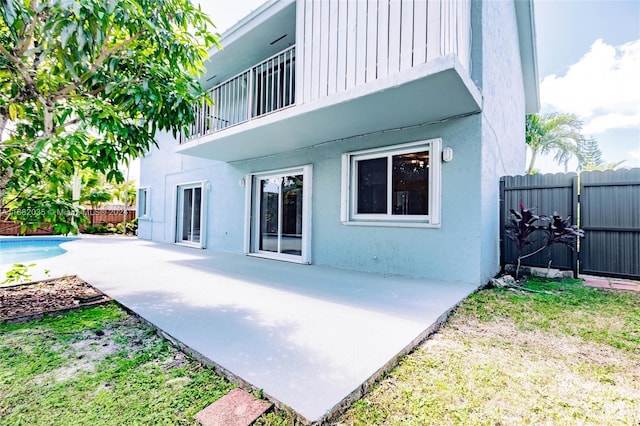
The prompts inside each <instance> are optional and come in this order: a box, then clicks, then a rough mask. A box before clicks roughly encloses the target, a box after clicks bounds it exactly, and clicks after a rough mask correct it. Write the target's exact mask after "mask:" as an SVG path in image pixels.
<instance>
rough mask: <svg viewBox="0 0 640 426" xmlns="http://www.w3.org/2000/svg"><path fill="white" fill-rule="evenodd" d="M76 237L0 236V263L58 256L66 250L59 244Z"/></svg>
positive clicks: (22, 261) (23, 261)
mask: <svg viewBox="0 0 640 426" xmlns="http://www.w3.org/2000/svg"><path fill="white" fill-rule="evenodd" d="M73 240H77V238H65V237H16V238H0V265H5V264H9V265H10V264H13V263H25V262H31V261H35V260H38V259H45V258H48V257H53V256H59V255H61V254H63V253H65V252H66V250H64V249H63V248H62V247H60V244H62V243H66V242H68V241H73Z"/></svg>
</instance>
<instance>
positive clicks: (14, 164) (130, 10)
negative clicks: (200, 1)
mask: <svg viewBox="0 0 640 426" xmlns="http://www.w3.org/2000/svg"><path fill="white" fill-rule="evenodd" d="M0 6H1V9H0V200H1V206H2V207H7V208H10V209H11V212H12V217H14V218H16V219H18V220H23V221H24V220H25V219H28V223H30V224H35V223H40V224H42V223H46V222H49V223H52V224H53V225H54V229H56V230H57V231H58V232H68V231H70V230H73V227H74V225H73V221H72V220H70V219H71V218H72V217H73V216H74V214H75V213H76V210H75V209H76V207H75V206H74V204H73V203H72V202H71V200H68V199H66V198H64V197H62V196H57V195H52V194H54V193H52V191H50V190H45V189H50V186H51V185H52V184H53V185H68V184H69V182H70V181H71V176H73V175H74V174H77V173H78V171H79V170H83V169H91V170H94V171H96V172H99V173H104V174H105V175H107V176H108V178H109V179H110V180H115V181H122V179H123V178H122V175H121V173H120V172H119V171H118V168H119V166H120V164H121V163H122V162H126V161H128V160H130V159H133V158H136V157H138V156H140V155H142V154H143V153H144V152H145V151H147V150H148V149H149V148H150V146H152V145H153V144H154V143H155V142H154V135H155V133H156V131H159V130H163V131H170V132H173V133H174V135H175V134H176V133H177V132H179V131H180V130H181V129H183V128H185V127H186V126H187V125H188V124H189V123H191V122H192V121H193V119H194V112H193V105H194V104H195V103H197V102H199V101H200V98H201V96H203V94H202V90H201V87H200V85H199V83H198V82H197V80H196V79H195V78H196V76H197V75H198V74H199V73H200V72H201V71H202V70H203V66H204V61H205V60H206V59H207V57H208V49H209V48H211V47H213V46H214V45H217V40H216V38H215V36H214V35H212V34H211V33H210V32H209V28H211V27H212V26H211V22H210V20H209V18H208V17H207V16H206V15H205V14H204V13H203V12H202V11H201V10H200V8H199V7H195V6H194V5H192V4H191V2H190V0H51V1H38V0H0ZM24 215H27V216H28V218H25V217H24Z"/></svg>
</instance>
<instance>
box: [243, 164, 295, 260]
mask: <svg viewBox="0 0 640 426" xmlns="http://www.w3.org/2000/svg"><path fill="white" fill-rule="evenodd" d="M254 184H255V189H256V191H255V198H254V206H255V209H256V210H255V212H256V213H255V215H254V223H253V235H254V242H253V250H252V251H253V252H254V253H260V254H265V255H268V256H269V257H278V258H292V259H295V258H294V257H297V258H298V260H300V258H301V257H302V256H303V250H304V241H305V227H306V224H305V221H306V220H307V218H306V217H305V213H304V207H305V206H304V197H305V194H304V184H305V175H304V173H303V172H302V171H300V172H299V173H287V174H279V175H269V176H260V177H256V178H255V181H254Z"/></svg>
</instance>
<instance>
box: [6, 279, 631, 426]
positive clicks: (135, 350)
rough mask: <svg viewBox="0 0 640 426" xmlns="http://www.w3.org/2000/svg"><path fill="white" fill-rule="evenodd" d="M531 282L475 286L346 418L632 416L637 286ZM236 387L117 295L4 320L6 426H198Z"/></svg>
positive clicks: (615, 419) (269, 418) (280, 417)
mask: <svg viewBox="0 0 640 426" xmlns="http://www.w3.org/2000/svg"><path fill="white" fill-rule="evenodd" d="M527 286H528V287H529V288H531V289H534V290H538V291H543V292H541V293H530V292H522V291H514V290H507V289H489V290H483V291H480V292H478V293H477V294H474V295H473V296H471V297H470V298H469V299H467V300H466V301H465V302H464V303H462V304H461V305H460V306H459V307H458V308H457V309H456V311H455V312H454V313H453V314H452V316H451V318H450V320H449V321H448V323H447V324H446V325H445V326H443V328H442V329H441V330H440V331H439V332H438V333H437V334H436V335H435V336H433V337H432V338H431V339H429V340H428V341H427V342H426V343H424V344H423V345H422V346H420V347H419V348H417V349H416V350H415V351H414V352H413V353H411V354H410V355H408V356H406V357H404V358H403V359H402V361H401V362H400V365H399V366H398V367H397V368H395V369H394V370H393V371H391V372H390V373H389V374H388V375H387V376H386V377H385V378H384V379H383V380H382V381H381V382H380V383H379V384H377V385H376V386H374V387H373V389H372V390H371V392H370V393H369V394H368V395H367V396H366V397H365V398H363V399H362V400H360V401H358V402H356V403H355V404H354V405H353V406H352V407H351V408H350V409H349V410H348V411H347V413H345V414H344V415H343V416H342V417H341V418H340V419H339V420H338V423H341V424H348V425H350V424H355V425H369V424H391V425H396V424H397V425H430V424H431V425H447V424H456V425H476V424H477V425H485V424H486V425H498V424H502V425H506V424H509V425H511V424H518V425H519V424H550V425H551V424H553V425H555V424H580V425H583V424H592V425H606V424H612V425H635V426H637V425H638V424H639V423H640V408H639V407H640V292H635V293H634V292H625V291H607V290H600V289H593V288H588V287H583V286H582V285H581V284H580V282H579V281H575V280H565V281H563V282H545V281H544V280H539V281H532V282H529V283H528V284H527ZM232 388H233V385H231V384H230V383H229V382H227V381H226V380H224V379H223V378H221V377H219V376H216V375H215V374H214V373H213V372H212V370H211V369H209V368H206V367H203V366H202V365H200V364H198V363H196V362H195V361H193V360H191V359H189V358H188V357H186V356H184V355H183V354H182V353H180V352H178V351H177V350H175V349H173V348H172V347H171V346H170V345H169V344H168V343H167V342H166V341H165V340H163V339H161V338H159V337H158V336H157V335H155V334H154V332H153V331H152V330H150V329H149V328H148V327H146V326H145V325H143V324H141V323H140V322H138V321H137V320H136V319H135V318H133V317H131V316H129V315H128V314H127V313H125V312H124V311H123V310H121V309H120V308H118V307H117V306H116V305H115V304H109V305H105V306H102V307H96V308H90V309H85V310H82V311H76V312H71V313H67V314H63V315H59V316H55V317H48V318H45V319H43V320H40V321H32V322H29V323H24V324H17V325H6V324H5V325H0V424H7V425H8V424H11V425H21V424H24V425H37V424H46V425H58V424H64V425H74V424H77V425H86V424H100V425H122V424H154V425H155V424H195V422H194V420H193V416H194V415H195V414H196V413H197V412H198V411H199V410H201V409H202V408H204V407H205V406H207V405H208V404H210V403H211V402H213V401H215V400H216V399H218V398H220V397H221V396H223V395H224V394H226V393H227V392H228V391H229V390H230V389H232ZM291 419H292V416H291V415H290V414H288V413H284V412H276V413H270V414H268V415H266V416H263V417H262V418H261V419H259V420H258V422H257V424H258V425H270V426H275V425H279V426H281V425H287V424H291V423H292V420H291Z"/></svg>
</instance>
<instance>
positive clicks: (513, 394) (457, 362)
mask: <svg viewBox="0 0 640 426" xmlns="http://www.w3.org/2000/svg"><path fill="white" fill-rule="evenodd" d="M527 287H528V288H531V289H535V290H542V291H544V293H531V292H522V291H514V290H506V289H489V290H483V291H480V292H478V293H477V294H474V295H473V296H471V297H470V298H469V299H468V300H466V301H465V302H464V303H463V304H461V305H460V306H459V307H458V309H456V311H455V312H454V314H453V315H452V316H451V318H450V320H449V322H448V323H447V324H446V325H445V326H444V327H443V328H442V329H441V330H440V331H439V332H438V333H437V334H436V335H435V336H433V338H431V339H429V340H428V341H427V342H426V343H424V344H423V345H422V346H421V347H419V348H418V349H416V351H414V352H413V353H412V354H410V355H408V356H406V357H404V358H403V360H402V361H401V363H400V365H399V366H398V367H397V368H395V369H394V370H393V371H392V372H390V373H389V374H388V375H387V377H385V378H384V379H383V380H382V381H381V383H380V384H378V385H377V386H375V387H374V389H373V390H372V391H371V392H370V393H369V395H367V396H366V397H365V398H363V399H362V400H360V401H358V402H356V403H355V404H354V405H353V406H352V407H351V409H350V410H349V411H348V412H347V413H346V414H345V415H344V416H343V417H342V418H341V419H340V421H341V423H343V424H354V425H368V424H390V425H445V424H455V425H498V424H502V425H505V424H509V425H511V424H514V425H515V424H517V425H520V424H536V425H538V424H549V425H556V424H558V425H565V424H579V425H584V424H589V425H638V424H640V293H638V292H627V291H607V290H600V289H594V288H589V287H584V286H582V285H581V283H580V281H577V280H565V281H563V282H546V281H545V280H538V281H531V282H529V283H528V284H527ZM549 293H550V294H549Z"/></svg>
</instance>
